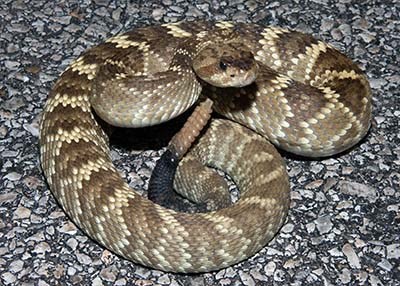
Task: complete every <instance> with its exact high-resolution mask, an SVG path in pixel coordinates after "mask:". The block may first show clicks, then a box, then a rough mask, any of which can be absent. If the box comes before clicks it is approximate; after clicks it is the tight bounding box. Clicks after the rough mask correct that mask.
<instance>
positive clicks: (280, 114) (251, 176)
mask: <svg viewBox="0 0 400 286" xmlns="http://www.w3.org/2000/svg"><path fill="white" fill-rule="evenodd" d="M200 94H201V95H200ZM201 97H208V98H211V99H212V100H213V102H214V106H213V108H214V111H216V112H217V113H219V114H221V115H222V116H224V117H225V118H227V119H218V120H212V122H211V124H210V126H209V127H208V128H207V130H206V131H205V133H204V134H203V135H202V136H201V138H200V139H199V140H198V142H197V143H196V144H195V146H194V147H193V148H192V149H191V150H190V155H191V156H196V157H197V158H198V160H199V161H201V162H202V163H203V164H205V165H207V166H212V167H216V168H219V169H221V170H224V171H225V172H226V173H228V174H229V175H230V176H231V177H232V178H233V180H234V181H235V183H236V185H237V186H238V188H239V189H240V191H241V198H240V200H239V201H238V202H236V203H235V204H232V205H230V206H228V207H226V208H222V209H218V210H215V211H211V212H206V213H194V214H189V213H180V212H176V211H173V210H171V209H167V208H164V207H161V206H160V205H157V204H154V203H153V202H151V201H150V200H148V199H147V198H145V197H142V196H141V195H139V194H138V193H136V192H135V191H134V190H132V189H130V188H129V186H128V184H127V183H126V182H125V181H124V180H123V179H122V178H121V176H120V175H119V173H118V171H117V169H116V168H115V167H114V165H113V163H112V161H111V158H110V155H109V145H108V138H107V136H106V135H105V133H104V131H103V130H102V128H101V127H100V125H99V124H98V123H97V120H96V118H95V116H94V112H93V111H95V113H97V115H98V116H99V117H101V118H102V119H103V120H105V121H106V122H108V123H110V124H112V125H116V126H122V127H143V126H149V125H154V124H158V123H162V122H165V121H167V120H169V119H171V118H174V117H176V116H178V115H179V114H181V113H183V112H184V111H185V110H187V109H188V108H189V107H191V106H192V105H194V104H195V103H196V102H197V101H198V100H199V98H201ZM370 119H371V91H370V87H369V84H368V81H367V79H366V77H365V76H364V75H363V73H362V72H361V70H360V69H359V68H358V67H357V66H356V65H355V64H354V63H353V62H352V61H351V60H350V59H348V58H347V57H346V56H344V55H343V54H341V53H340V52H338V51H337V50H336V49H334V48H332V47H331V46H329V45H327V44H325V43H323V42H321V41H319V40H316V39H314V38H313V37H311V36H309V35H306V34H302V33H300V32H295V31H289V30H286V29H281V28H276V27H268V26H267V27H265V26H261V25H256V24H245V23H231V22H205V21H204V22H180V23H173V24H163V25H158V26H152V27H145V28H138V29H135V30H133V31H130V32H127V33H125V34H121V35H116V36H114V37H112V38H110V39H108V40H107V41H106V42H104V43H102V44H100V45H98V46H96V47H93V48H91V49H89V50H87V51H86V52H85V53H84V54H83V55H82V56H80V57H79V58H78V59H76V60H75V61H73V62H72V64H71V65H70V66H69V67H68V68H67V69H66V70H65V71H64V73H63V74H62V75H61V76H60V78H59V79H58V81H57V82H56V83H55V86H54V87H53V89H52V91H51V94H50V96H49V98H48V101H47V103H46V105H45V108H44V112H43V118H42V121H41V127H40V128H41V133H40V147H41V162H42V168H43V170H44V173H45V176H46V178H47V181H48V184H49V186H50V189H51V191H52V192H53V194H54V196H55V197H56V199H57V200H58V202H59V203H60V204H61V206H62V207H63V209H64V210H65V212H66V213H67V214H68V215H69V217H70V218H71V219H72V220H73V221H74V223H75V224H76V225H77V226H79V227H80V228H81V229H82V230H84V231H85V232H86V233H87V234H88V235H89V236H90V237H91V238H93V239H94V240H96V241H98V242H99V243H100V244H102V245H103V246H105V247H107V248H108V249H111V250H112V251H114V252H115V253H117V254H119V255H121V256H123V257H124V258H127V259H130V260H132V261H134V262H136V263H139V264H142V265H146V266H149V267H152V268H156V269H161V270H165V271H172V272H206V271H212V270H216V269H220V268H223V267H227V266H229V265H232V264H234V263H237V262H239V261H241V260H243V259H246V258H248V257H249V256H251V255H253V254H255V253H256V252H258V251H259V250H260V249H261V248H262V247H263V246H265V244H266V243H267V242H268V241H269V240H270V239H271V238H272V237H273V236H274V235H275V233H276V232H277V231H278V230H279V228H280V227H281V225H282V224H283V222H284V220H285V217H286V214H287V210H288V206H289V184H288V177H287V173H286V168H285V165H284V162H283V160H282V159H281V157H280V156H279V153H278V152H277V151H276V150H275V148H274V147H273V146H272V145H271V144H270V143H269V142H271V143H273V144H274V145H276V146H278V147H280V148H282V149H285V150H287V151H289V152H293V153H296V154H300V155H303V156H311V157H322V156H329V155H332V154H336V153H339V152H342V151H343V150H346V149H348V148H349V147H351V146H353V145H355V144H356V143H357V142H359V141H360V139H362V138H363V136H365V134H366V133H367V131H368V128H369V126H370ZM238 123H239V124H238ZM265 138H267V139H268V140H269V142H268V141H267V140H266V139H265ZM179 174H181V175H179V176H180V177H181V178H180V179H179V180H180V181H181V184H182V185H184V184H186V185H189V186H190V185H195V181H196V176H197V174H191V172H190V171H189V172H188V171H186V172H185V171H184V170H182V171H181V173H179ZM185 180H186V181H185ZM178 183H179V182H178ZM211 184H212V181H211Z"/></svg>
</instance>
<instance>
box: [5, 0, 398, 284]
mask: <svg viewBox="0 0 400 286" xmlns="http://www.w3.org/2000/svg"><path fill="white" fill-rule="evenodd" d="M127 2H128V1H109V0H93V1H88V0H82V1H76V0H75V1H39V0H37V1H28V0H13V1H10V0H2V1H0V31H1V34H0V77H1V87H0V154H1V157H0V186H1V191H0V284H1V285H40V286H43V285H289V284H290V285H311V284H312V285H400V266H399V265H400V227H399V224H400V202H399V198H400V192H399V189H400V188H399V181H400V174H399V173H400V171H399V170H400V158H399V156H400V148H399V145H400V132H399V117H400V110H399V106H400V98H399V87H398V82H399V81H400V76H399V54H398V53H397V51H398V50H399V49H400V45H399V43H400V42H399V32H400V29H399V28H400V21H399V19H400V15H399V14H400V5H397V7H396V6H395V3H396V2H397V4H399V3H398V1H395V0H393V1H390V0H388V1H360V3H362V4H357V3H358V1H351V0H340V1H330V0H311V1H304V0H295V1H293V2H290V1H280V2H281V3H280V2H278V1H270V2H267V3H266V2H263V1H255V0H249V1H239V0H229V1H227V0H222V1H186V0H177V1H172V0H163V1H136V2H138V3H141V4H129V5H128V4H127ZM175 2H176V3H175ZM195 18H210V19H219V20H222V19H224V20H225V19H229V20H235V21H248V22H259V23H262V24H266V25H268V24H271V25H279V26H283V27H289V28H294V29H298V30H300V31H304V32H307V33H311V34H313V35H315V36H317V37H319V38H322V39H324V40H325V41H327V42H329V43H331V44H332V45H334V46H336V47H338V48H339V49H340V50H342V51H344V52H345V53H346V54H348V55H349V56H350V57H351V58H353V59H354V60H355V61H356V62H357V63H358V64H359V65H360V66H361V68H362V69H363V70H365V71H366V73H367V75H368V77H369V78H370V81H371V86H372V89H373V104H374V117H375V123H374V126H373V128H372V129H371V132H370V134H369V135H368V136H367V137H366V139H365V140H364V141H363V142H362V143H361V144H359V145H358V146H356V148H354V149H353V150H351V151H350V152H347V153H345V154H343V155H341V156H338V157H335V158H330V159H326V160H321V161H311V160H310V161H305V160H298V159H296V158H292V157H290V156H286V161H287V164H288V171H289V174H290V178H291V188H292V191H291V194H292V195H291V196H292V204H291V210H290V212H289V216H288V219H287V222H286V224H285V226H284V227H283V228H282V230H281V231H280V232H279V234H278V235H277V236H276V238H275V239H274V240H273V241H272V242H271V243H270V244H269V245H268V246H266V247H265V248H264V249H263V250H262V251H260V252H259V253H258V254H257V255H255V256H254V257H252V258H250V259H248V260H246V261H244V262H242V263H240V264H238V265H235V266H233V267H230V268H227V269H224V270H221V271H218V272H214V273H206V274H202V275H176V274H170V273H163V272H161V271H154V270H151V269H147V268H144V267H141V266H138V265H136V264H134V263H131V262H129V261H126V260H124V259H121V258H120V257H118V256H115V255H114V254H112V253H110V252H109V251H107V250H105V249H103V248H102V247H100V246H99V245H97V244H96V243H94V242H93V241H91V240H90V239H88V237H86V236H85V235H84V234H83V233H82V232H81V231H80V230H79V229H77V228H76V227H75V226H74V224H72V223H71V221H70V220H69V219H68V218H67V217H66V216H65V214H64V213H63V211H62V210H61V209H60V207H59V206H58V205H57V203H56V202H55V199H54V198H53V196H52V195H51V193H50V191H49V189H48V186H47V185H46V182H45V180H44V177H43V174H42V171H41V169H40V166H39V146H38V132H39V130H38V122H39V120H40V114H41V111H42V108H43V105H44V102H45V100H46V97H47V95H48V92H49V90H50V88H51V86H52V84H53V82H54V81H55V79H56V78H57V76H58V75H59V74H60V73H61V72H62V70H63V69H64V68H65V67H66V66H67V64H68V63H70V62H71V60H72V59H73V58H76V57H77V56H78V55H79V54H80V53H81V52H82V51H83V50H85V49H86V48H87V47H89V46H92V45H94V44H96V43H99V42H101V41H103V40H104V39H106V38H107V37H109V36H111V35H112V34H115V33H116V32H120V31H125V30H128V29H129V28H132V27H137V26H144V25H148V24H154V23H162V22H172V21H176V20H181V19H195ZM120 149H122V150H120ZM123 153H124V150H123V148H116V149H115V151H114V158H116V161H117V162H118V165H119V166H120V168H122V169H123V171H125V172H126V177H127V179H128V180H129V182H130V184H131V186H135V187H138V188H145V186H146V183H147V179H148V176H149V174H150V172H151V168H152V167H153V166H154V161H153V157H154V156H157V153H155V154H154V153H152V152H149V151H146V152H142V153H138V152H131V151H128V152H125V153H126V154H128V155H129V156H130V159H129V162H127V163H125V164H124V163H123V162H124V160H123V157H122V155H123ZM121 154H122V155H121ZM132 161H133V163H132ZM132 164H134V165H135V168H136V169H135V170H133V169H130V168H131V165H132Z"/></svg>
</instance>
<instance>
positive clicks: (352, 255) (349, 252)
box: [342, 243, 361, 269]
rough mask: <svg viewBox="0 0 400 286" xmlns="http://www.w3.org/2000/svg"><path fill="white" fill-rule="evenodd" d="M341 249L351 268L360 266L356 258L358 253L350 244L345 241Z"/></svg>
mask: <svg viewBox="0 0 400 286" xmlns="http://www.w3.org/2000/svg"><path fill="white" fill-rule="evenodd" d="M342 251H343V254H344V255H345V256H346V258H347V261H348V263H349V265H350V267H351V268H355V269H360V268H361V264H360V259H359V258H358V255H357V254H356V252H355V251H354V249H353V247H352V246H351V244H349V243H346V244H345V245H344V246H343V248H342Z"/></svg>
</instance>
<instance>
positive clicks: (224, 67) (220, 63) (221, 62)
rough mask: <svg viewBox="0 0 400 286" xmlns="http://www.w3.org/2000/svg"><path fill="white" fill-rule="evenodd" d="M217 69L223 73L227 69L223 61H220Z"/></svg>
mask: <svg viewBox="0 0 400 286" xmlns="http://www.w3.org/2000/svg"><path fill="white" fill-rule="evenodd" d="M219 68H220V69H221V70H223V71H226V69H227V68H228V65H227V64H226V63H225V62H224V61H220V62H219Z"/></svg>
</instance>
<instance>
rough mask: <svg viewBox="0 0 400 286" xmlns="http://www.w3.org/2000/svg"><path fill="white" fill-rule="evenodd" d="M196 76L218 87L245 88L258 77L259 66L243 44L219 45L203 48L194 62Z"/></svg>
mask: <svg viewBox="0 0 400 286" xmlns="http://www.w3.org/2000/svg"><path fill="white" fill-rule="evenodd" d="M193 69H194V71H195V72H196V74H197V75H198V76H199V77H200V78H201V79H202V80H204V81H206V82H207V83H209V84H211V85H214V86H217V87H243V86H246V85H249V84H251V83H253V82H254V81H255V79H256V77H257V72H258V64H257V62H256V60H255V59H254V55H253V53H252V52H251V51H250V50H249V49H248V48H247V47H246V46H245V45H244V44H242V43H229V42H228V43H219V44H215V45H209V46H206V47H205V48H203V49H202V50H201V51H200V52H199V54H198V55H197V56H196V57H195V58H194V60H193Z"/></svg>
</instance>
